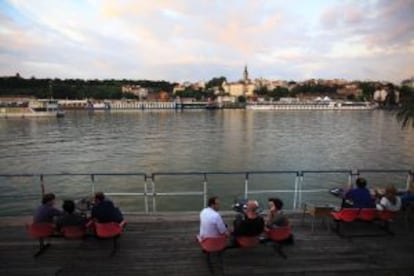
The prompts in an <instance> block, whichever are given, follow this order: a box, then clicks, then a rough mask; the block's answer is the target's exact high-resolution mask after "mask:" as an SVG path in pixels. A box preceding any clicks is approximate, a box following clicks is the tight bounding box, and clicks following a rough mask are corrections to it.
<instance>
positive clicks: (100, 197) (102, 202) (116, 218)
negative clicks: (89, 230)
mask: <svg viewBox="0 0 414 276" xmlns="http://www.w3.org/2000/svg"><path fill="white" fill-rule="evenodd" d="M91 217H92V219H93V220H96V221H97V222H100V223H105V222H117V223H120V222H122V221H123V220H124V218H123V216H122V213H121V211H120V210H119V208H117V207H115V206H114V203H113V202H112V201H111V200H109V199H106V198H105V195H104V193H103V192H97V193H96V194H95V203H94V206H93V207H92V213H91Z"/></svg>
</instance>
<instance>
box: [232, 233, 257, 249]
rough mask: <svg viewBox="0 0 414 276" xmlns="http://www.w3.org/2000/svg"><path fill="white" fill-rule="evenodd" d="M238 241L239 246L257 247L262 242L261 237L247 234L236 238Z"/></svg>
mask: <svg viewBox="0 0 414 276" xmlns="http://www.w3.org/2000/svg"><path fill="white" fill-rule="evenodd" d="M236 242H237V244H238V246H239V247H244V248H249V247H255V246H257V245H258V244H259V243H260V240H259V237H257V236H253V237H247V236H240V237H237V238H236Z"/></svg>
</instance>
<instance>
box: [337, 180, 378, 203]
mask: <svg viewBox="0 0 414 276" xmlns="http://www.w3.org/2000/svg"><path fill="white" fill-rule="evenodd" d="M356 185H357V187H356V188H354V189H351V190H349V191H348V192H347V193H346V194H345V198H344V199H345V200H348V201H350V202H351V203H352V205H348V204H346V205H343V206H342V207H344V208H375V201H374V199H373V198H372V196H371V193H370V191H369V190H368V189H367V188H366V186H367V181H366V180H365V178H361V177H359V178H358V179H357V180H356ZM344 202H345V201H344Z"/></svg>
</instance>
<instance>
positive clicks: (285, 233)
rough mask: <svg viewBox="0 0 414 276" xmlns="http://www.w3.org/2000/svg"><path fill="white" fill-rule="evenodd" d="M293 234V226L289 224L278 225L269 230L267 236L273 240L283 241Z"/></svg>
mask: <svg viewBox="0 0 414 276" xmlns="http://www.w3.org/2000/svg"><path fill="white" fill-rule="evenodd" d="M291 235H292V228H291V227H290V225H289V226H283V227H276V228H273V229H270V231H268V232H267V236H268V237H269V239H271V240H272V241H283V240H286V239H288V238H289V237H290V236H291Z"/></svg>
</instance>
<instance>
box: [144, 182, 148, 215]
mask: <svg viewBox="0 0 414 276" xmlns="http://www.w3.org/2000/svg"><path fill="white" fill-rule="evenodd" d="M144 204H145V214H148V183H147V175H146V174H145V176H144Z"/></svg>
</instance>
